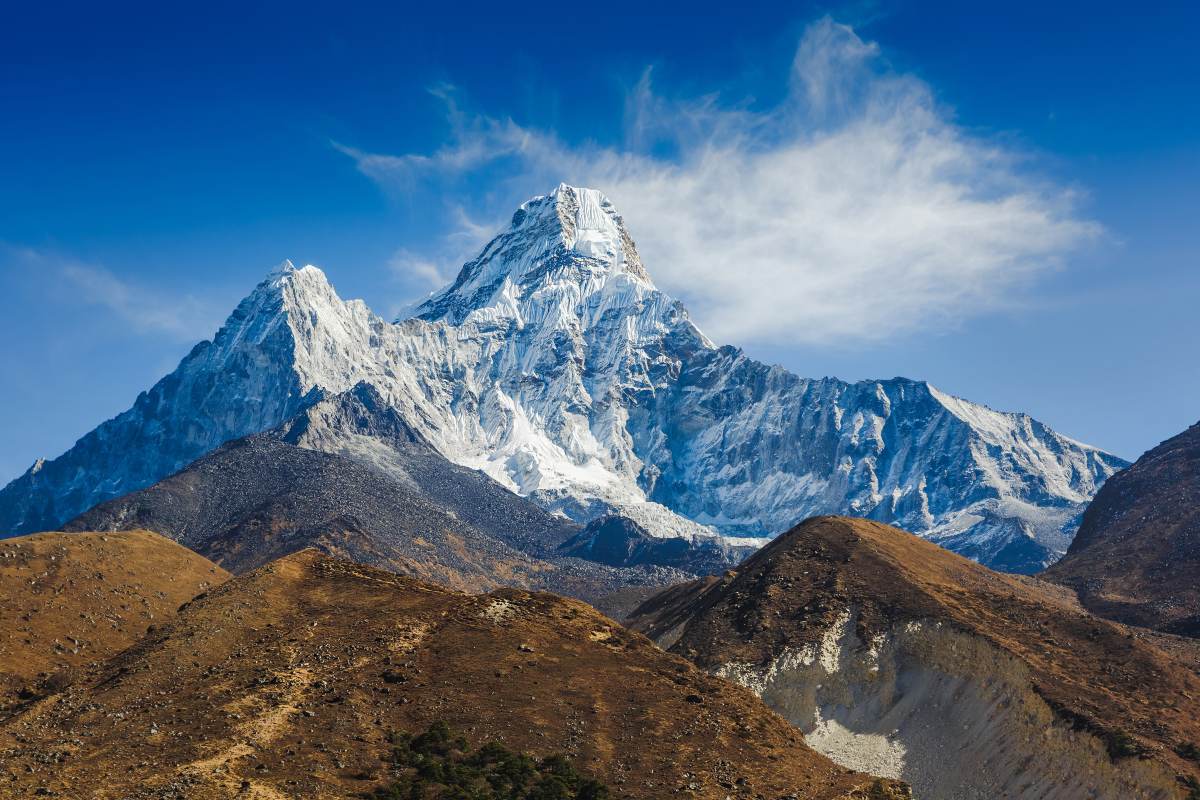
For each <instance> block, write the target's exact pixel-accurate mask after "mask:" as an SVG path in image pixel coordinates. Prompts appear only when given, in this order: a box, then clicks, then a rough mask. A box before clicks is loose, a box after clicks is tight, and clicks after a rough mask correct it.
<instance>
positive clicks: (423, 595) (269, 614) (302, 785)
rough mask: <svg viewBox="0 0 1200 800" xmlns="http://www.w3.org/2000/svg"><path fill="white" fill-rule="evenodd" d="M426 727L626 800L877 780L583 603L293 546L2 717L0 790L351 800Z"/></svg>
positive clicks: (865, 785)
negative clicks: (439, 582) (525, 756)
mask: <svg viewBox="0 0 1200 800" xmlns="http://www.w3.org/2000/svg"><path fill="white" fill-rule="evenodd" d="M435 720H444V721H446V722H447V723H449V724H450V726H451V727H452V728H454V729H456V730H458V731H460V732H462V733H463V734H464V735H465V736H466V737H467V738H468V740H469V741H470V743H471V744H472V745H473V746H477V745H479V744H480V743H482V742H485V741H491V740H499V741H500V742H502V743H503V744H506V745H508V746H509V747H512V748H514V749H518V750H525V751H530V752H532V753H534V754H537V755H546V754H550V753H556V752H560V753H563V754H565V755H567V756H569V757H570V758H572V759H573V760H574V762H575V763H576V764H577V766H578V768H579V769H580V770H581V771H584V772H586V773H589V774H591V775H592V776H594V777H596V778H597V779H599V780H602V781H604V782H606V783H608V784H609V785H610V786H611V787H612V788H613V789H614V791H615V796H620V797H633V798H661V797H673V796H679V797H703V798H726V797H738V798H752V797H770V798H778V797H796V798H836V797H850V796H862V797H866V796H867V794H866V792H867V791H869V787H871V785H872V784H873V781H872V779H869V778H868V777H867V776H865V775H862V774H861V773H852V772H849V771H847V770H845V769H843V768H840V767H837V766H836V765H834V764H832V762H830V761H829V760H827V759H826V758H824V757H823V756H820V755H818V754H816V753H814V752H813V751H811V750H810V749H808V748H807V747H806V746H805V744H804V742H803V739H802V737H801V736H800V735H799V734H798V733H797V732H796V731H795V730H794V729H792V728H791V727H790V726H788V725H787V724H786V723H785V722H784V721H783V720H782V719H780V718H779V717H777V716H776V715H775V714H773V713H771V712H770V711H768V710H767V709H766V708H764V707H763V706H762V705H761V703H760V702H759V701H758V700H757V699H756V698H755V697H753V696H752V695H751V694H750V693H748V692H746V691H744V690H742V689H740V688H738V687H734V686H731V685H729V684H727V683H725V682H723V681H720V680H718V679H716V678H713V677H710V676H708V675H706V674H705V673H703V672H701V671H699V670H697V669H696V668H694V667H693V666H691V665H690V664H688V663H687V662H685V661H683V660H682V659H679V658H677V657H674V656H671V655H669V654H667V653H664V652H663V651H661V650H659V649H658V648H657V647H655V646H654V645H653V644H652V643H651V642H650V641H649V640H648V639H646V638H644V637H642V636H641V635H639V634H635V633H631V632H629V631H626V630H624V629H623V628H621V627H619V626H618V625H616V624H615V623H613V622H612V621H611V620H609V619H608V618H606V617H603V616H601V615H600V614H598V613H597V612H596V611H594V610H593V609H592V608H590V607H589V606H587V605H585V604H583V603H580V602H578V601H574V600H566V599H563V598H560V597H557V596H554V595H549V594H541V593H530V592H525V591H521V590H515V589H503V590H499V591H497V592H493V593H492V594H488V595H473V596H472V595H463V594H458V593H456V592H453V591H450V590H447V589H444V588H440V587H435V586H431V585H428V584H423V583H419V582H417V581H415V580H412V579H410V578H404V577H400V576H397V575H394V574H390V573H386V572H381V571H378V570H375V569H373V568H370V567H365V566H362V565H358V564H352V563H349V562H344V561H335V560H332V559H330V558H328V557H326V556H323V555H320V554H318V553H316V552H315V551H313V550H306V551H302V552H300V553H297V554H294V555H291V556H288V557H286V558H283V559H280V560H279V561H276V562H273V563H271V564H269V565H267V566H265V567H262V568H260V569H258V570H256V571H254V572H252V573H249V574H247V575H244V576H240V577H237V578H234V579H233V580H231V581H229V582H228V583H226V584H224V585H223V586H221V587H219V588H217V589H214V590H213V591H211V592H209V593H207V594H206V595H202V596H200V597H199V598H197V599H196V600H194V601H192V602H191V603H190V604H188V605H187V606H186V607H185V608H184V609H182V610H181V611H180V613H179V615H178V616H177V617H176V618H175V619H174V620H173V621H172V622H170V623H169V624H167V625H165V626H162V627H156V628H155V629H154V630H153V631H152V632H151V633H150V635H148V636H147V637H146V638H145V639H144V640H143V641H142V642H141V643H140V644H139V645H138V646H136V647H134V648H131V649H130V650H127V651H126V652H124V653H122V654H121V655H119V656H117V657H115V658H113V659H112V660H110V661H109V662H108V663H107V664H105V665H103V666H102V667H101V668H99V669H96V670H94V671H92V672H91V673H90V674H89V675H88V676H87V677H86V679H84V680H81V681H79V682H77V683H76V684H75V685H73V686H71V687H70V688H68V689H66V690H65V691H63V692H62V693H61V694H58V695H55V696H53V697H49V698H47V699H44V700H42V701H40V702H39V703H37V704H35V705H33V706H31V707H29V708H27V709H26V710H24V711H23V713H21V714H20V715H19V716H16V717H14V718H12V719H10V720H9V721H8V722H7V723H5V724H3V725H0V754H2V755H3V758H0V764H3V766H2V767H0V785H5V784H4V782H5V781H7V785H8V786H10V787H13V789H14V790H15V791H18V792H31V791H34V790H36V789H42V788H44V789H45V790H46V791H49V792H52V793H54V794H55V795H57V796H60V797H80V796H82V795H81V792H86V793H87V795H86V796H89V797H96V798H118V797H119V798H168V797H186V798H226V797H235V796H237V797H257V798H285V797H286V798H295V797H304V798H317V797H320V798H331V797H352V796H359V793H362V792H364V791H368V790H370V789H371V788H372V787H374V786H377V785H379V784H380V783H381V782H383V781H384V780H385V779H386V778H387V772H386V770H385V768H384V765H383V763H382V761H381V759H382V758H384V757H386V756H387V755H388V753H389V751H390V748H389V745H388V744H387V742H386V737H387V734H388V733H389V731H402V732H403V731H408V732H416V731H419V730H424V729H425V728H426V727H427V726H428V725H429V724H430V723H431V722H433V721H435ZM5 773H7V774H5ZM85 787H86V788H85ZM856 791H858V792H860V794H853V793H854V792H856Z"/></svg>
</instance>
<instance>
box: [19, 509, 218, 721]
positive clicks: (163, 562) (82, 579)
mask: <svg viewBox="0 0 1200 800" xmlns="http://www.w3.org/2000/svg"><path fill="white" fill-rule="evenodd" d="M228 578H229V573H227V572H226V571H225V570H223V569H221V568H220V567H218V566H216V565H215V564H213V563H212V562H210V561H209V560H208V559H206V558H203V557H202V556H199V555H196V554H195V553H193V552H192V551H191V550H188V549H187V548H185V547H181V546H180V545H178V544H176V543H175V542H172V541H171V540H170V539H165V538H163V537H162V536H159V535H158V534H155V533H150V532H148V531H131V532H125V533H104V534H101V533H37V534H33V535H30V536H19V537H16V538H13V539H3V540H0V620H3V623H2V624H0V714H2V713H3V709H4V708H5V707H7V706H10V705H11V704H12V703H13V702H14V701H16V700H17V699H18V694H19V693H21V692H22V691H23V690H24V696H25V698H26V699H28V697H29V696H30V694H31V693H33V694H36V693H37V692H39V691H41V690H42V689H41V688H40V684H44V683H45V682H46V681H48V680H51V675H54V674H56V673H64V674H63V675H61V676H60V677H56V678H54V679H53V680H51V683H53V682H56V681H58V682H60V681H62V680H64V679H65V678H66V677H67V676H66V674H65V673H66V672H69V671H70V670H72V669H78V668H80V667H83V666H85V665H87V664H89V663H92V662H96V661H100V660H103V659H106V658H108V657H109V656H111V655H113V654H114V653H117V652H119V651H121V650H124V649H125V648H126V647H129V645H131V644H133V642H135V641H136V640H138V639H140V638H141V637H142V635H143V634H144V633H145V632H146V629H147V628H148V627H149V626H150V625H155V624H161V623H163V622H165V621H166V620H167V619H168V618H170V617H171V616H173V615H174V613H175V610H176V609H177V608H179V606H180V605H182V604H183V603H185V602H187V601H188V600H190V599H192V598H193V597H195V596H196V595H197V594H199V593H200V592H202V591H205V590H206V589H209V588H211V587H213V586H215V585H217V584H220V583H223V582H224V581H225V580H227V579H228Z"/></svg>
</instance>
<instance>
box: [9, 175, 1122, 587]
mask: <svg viewBox="0 0 1200 800" xmlns="http://www.w3.org/2000/svg"><path fill="white" fill-rule="evenodd" d="M360 382H367V383H370V384H371V385H373V386H374V387H376V389H377V390H378V392H379V393H380V395H381V396H382V397H383V399H384V401H385V402H386V403H387V404H389V405H391V406H392V407H393V408H395V409H396V411H397V412H398V413H399V414H400V415H401V417H402V418H403V419H404V420H405V422H406V423H407V424H408V425H409V426H410V427H411V428H412V429H413V431H415V432H416V433H417V434H419V435H420V436H421V437H422V438H423V439H425V440H426V441H428V442H429V443H430V444H431V445H432V446H433V447H434V448H436V449H437V450H438V451H439V452H440V453H441V454H442V455H444V456H445V457H446V458H448V459H449V460H451V461H453V462H455V463H458V464H461V465H464V466H468V467H472V468H476V469H480V470H483V471H484V472H486V473H487V474H488V475H490V476H491V477H492V478H494V479H495V480H497V481H498V482H500V483H501V484H503V485H505V486H507V487H508V488H510V489H512V490H513V491H515V492H517V493H519V494H521V495H524V496H529V497H531V498H533V499H535V500H536V501H538V502H539V503H541V504H542V505H543V506H544V507H545V508H547V509H549V510H552V511H560V512H562V513H565V514H567V515H568V516H570V517H571V518H572V519H575V520H577V521H579V522H581V523H586V522H588V521H590V520H591V519H594V518H596V517H599V516H603V515H605V514H610V513H618V514H620V515H622V516H625V517H627V518H629V519H632V520H634V521H635V522H637V523H638V524H640V525H642V526H643V527H644V528H645V529H646V530H648V531H649V532H650V533H652V534H654V535H659V536H672V535H673V536H684V537H685V538H689V539H697V538H703V539H713V538H714V536H715V534H716V533H718V532H719V533H721V534H725V535H729V536H740V537H753V538H754V540H753V541H751V542H747V544H758V543H761V542H762V541H764V540H765V537H770V536H772V535H774V534H776V533H777V532H779V531H782V530H785V529H787V528H788V527H790V526H791V525H792V524H794V522H795V521H796V520H797V519H800V518H802V517H805V516H808V515H811V514H813V513H830V512H838V513H845V514H851V515H855V516H862V517H870V518H872V519H877V520H881V521H886V522H891V523H895V524H897V525H901V526H903V527H905V528H907V529H910V530H913V531H916V532H918V533H920V534H921V535H923V536H926V537H929V538H932V539H934V540H935V541H937V542H939V543H940V544H943V545H944V546H946V547H949V548H951V549H955V550H959V551H961V552H964V553H966V554H968V555H970V556H971V557H974V558H977V559H979V560H981V561H984V562H985V563H993V564H996V565H998V566H1002V567H1003V568H1005V569H1011V570H1014V571H1033V570H1037V569H1041V568H1042V567H1044V566H1045V565H1046V564H1047V563H1049V562H1051V561H1053V560H1054V559H1055V558H1056V557H1057V556H1058V555H1060V554H1061V553H1062V552H1064V551H1065V550H1066V547H1067V545H1068V543H1069V541H1070V538H1071V535H1072V534H1073V532H1074V527H1075V524H1076V521H1077V517H1078V515H1079V513H1080V512H1081V511H1082V509H1083V507H1084V505H1085V504H1086V502H1087V501H1088V500H1089V499H1090V498H1091V496H1092V495H1093V494H1094V492H1095V491H1096V489H1097V488H1098V486H1099V485H1100V484H1101V483H1102V482H1103V480H1104V479H1105V478H1107V477H1108V476H1109V475H1110V474H1112V472H1114V471H1115V470H1116V469H1119V468H1120V467H1122V466H1124V462H1122V461H1121V460H1120V459H1117V458H1115V457H1114V456H1111V455H1108V454H1106V453H1103V452H1101V451H1099V450H1096V449H1095V448H1091V447H1088V446H1085V445H1081V444H1079V443H1077V442H1074V441H1072V440H1070V439H1067V438H1065V437H1063V436H1060V435H1058V434H1056V433H1054V432H1053V431H1051V430H1049V429H1048V428H1046V427H1045V426H1043V425H1042V424H1040V423H1038V422H1037V421H1036V420H1033V419H1031V418H1029V417H1027V416H1025V415H1021V414H1005V413H999V412H995V411H992V410H990V409H987V408H985V407H983V406H979V405H975V404H972V403H968V402H966V401H964V400H960V399H958V398H955V397H951V396H950V395H947V394H945V393H943V392H941V391H939V390H937V389H935V388H933V387H932V386H930V385H928V384H926V383H923V382H919V381H911V380H906V379H902V378H896V379H892V380H886V381H865V382H861V383H854V384H848V383H845V382H843V381H839V380H836V379H833V378H823V379H819V380H812V379H806V378H801V377H798V376H796V375H793V374H792V373H790V372H788V371H786V370H784V369H782V368H779V367H772V366H767V365H765V364H762V363H760V362H757V361H755V360H753V359H751V358H749V357H747V356H746V355H745V354H744V353H743V352H741V351H740V350H737V349H735V348H732V347H717V346H715V345H714V344H713V343H712V342H710V341H709V340H708V339H707V338H706V337H705V336H704V335H703V334H702V333H701V332H700V331H699V330H698V329H697V328H696V326H695V325H694V324H693V323H692V322H691V320H690V319H689V317H688V314H687V312H686V310H685V309H684V308H683V307H682V306H681V305H680V304H679V303H678V302H676V301H675V300H673V299H671V298H670V297H668V296H667V295H665V294H663V293H662V292H660V291H659V290H658V289H657V288H656V287H655V286H654V284H653V283H652V282H651V280H650V277H649V274H648V273H647V270H646V268H645V266H644V265H643V264H642V262H641V259H640V258H639V256H638V254H637V250H636V248H635V246H634V243H633V240H632V238H631V237H630V235H629V233H628V231H627V229H626V227H625V224H624V221H623V220H622V219H621V217H620V216H619V215H618V214H617V212H616V210H615V209H614V208H613V207H612V205H611V204H610V203H609V202H608V200H607V199H606V198H605V197H604V196H603V195H602V194H600V193H599V192H596V191H594V190H590V189H577V188H574V187H570V186H565V185H563V186H559V187H558V189H557V190H555V191H554V192H553V193H552V194H550V195H548V196H545V197H538V198H535V199H533V200H531V201H529V202H528V203H526V204H524V205H523V206H522V207H521V208H520V209H519V210H518V211H517V213H516V214H515V215H514V216H513V220H512V223H511V225H510V227H509V228H508V230H506V231H504V232H503V233H501V234H500V235H499V236H497V237H496V238H495V239H494V240H492V242H490V243H489V244H488V245H487V246H486V247H485V248H484V249H483V251H482V252H481V253H480V255H479V256H478V257H477V258H476V259H474V260H473V261H471V262H470V263H468V264H466V265H465V266H464V267H463V269H462V272H461V273H460V274H459V276H458V278H457V279H456V280H455V281H454V283H453V284H451V285H450V286H448V287H446V288H445V289H443V290H442V291H440V292H438V293H436V294H435V295H433V296H432V297H430V298H429V299H428V300H427V301H426V302H425V303H423V304H422V305H420V306H418V307H417V308H416V309H415V310H414V312H413V314H412V316H411V317H410V318H408V319H403V320H400V321H398V322H397V323H395V324H389V323H387V322H385V321H384V320H382V319H380V318H378V317H376V316H374V315H373V314H371V313H370V311H369V310H368V309H367V308H366V307H365V306H364V305H363V304H362V303H361V302H358V301H350V302H345V301H342V300H341V299H340V298H338V296H337V295H336V293H335V292H334V291H333V289H332V287H330V285H329V284H328V282H327V281H326V280H325V276H324V275H323V274H322V273H321V271H320V270H318V269H316V268H315V267H305V268H303V269H294V268H292V267H291V265H290V264H288V265H285V266H284V267H283V268H281V269H280V270H278V271H277V272H276V273H273V274H272V275H271V276H270V277H269V278H268V279H267V280H266V281H265V282H263V283H262V284H260V285H259V287H258V288H257V289H256V290H255V291H254V293H253V294H252V295H251V296H250V297H249V298H247V299H246V300H245V301H243V303H242V304H241V305H240V306H239V307H238V310H237V311H235V313H234V314H233V316H231V317H230V319H229V321H228V322H227V323H226V325H225V326H224V327H223V328H222V329H221V331H220V332H219V333H218V334H217V336H216V338H215V339H214V341H213V342H212V343H205V344H202V345H200V346H198V347H197V348H196V350H195V351H193V353H192V354H191V355H189V356H188V357H187V358H185V359H184V361H183V363H181V365H180V367H179V368H178V369H177V370H176V371H175V372H174V373H173V374H172V375H170V376H168V377H167V378H165V379H163V380H162V381H160V382H159V384H157V385H156V386H155V387H154V388H153V389H151V390H150V391H149V392H148V393H147V394H145V395H143V396H142V397H140V398H139V399H138V402H137V403H136V404H135V406H134V408H133V409H131V410H130V411H128V412H126V413H125V414H122V415H121V416H119V417H117V418H115V419H114V420H111V421H109V422H107V423H105V424H104V425H101V426H100V427H99V428H98V429H97V430H96V431H94V432H93V433H91V434H89V435H88V436H86V437H84V438H83V439H82V440H80V442H79V443H78V444H77V445H76V446H75V447H74V448H72V450H70V451H68V452H67V453H66V454H64V455H63V456H61V457H59V458H57V459H54V460H53V461H49V462H45V463H44V464H42V463H39V465H37V466H36V467H35V468H31V470H30V471H29V472H28V473H26V474H25V475H24V476H22V477H20V478H18V479H17V480H16V481H14V482H13V483H12V484H10V485H9V486H8V487H7V488H5V489H4V490H3V491H2V492H0V531H8V532H10V533H19V532H23V531H30V530H34V529H37V528H39V527H46V526H52V525H57V524H60V523H61V522H62V521H64V520H66V519H69V518H71V517H73V516H74V515H76V514H78V513H79V512H81V511H83V510H85V509H87V508H89V507H90V506H92V505H94V504H95V503H97V502H101V501H103V500H106V499H109V498H111V497H114V496H117V495H120V494H124V493H127V492H129V491H133V490H136V489H139V488H142V487H144V486H147V485H149V484H150V483H152V482H154V481H155V480H158V479H160V478H162V477H164V476H166V475H168V474H170V473H171V472H173V471H176V470H178V469H180V468H182V467H183V466H185V465H186V464H187V463H190V462H191V461H192V460H194V459H195V458H197V457H199V456H200V455H203V454H204V453H206V452H209V451H211V450H212V449H214V448H215V447H217V446H219V445H220V444H222V443H223V442H225V441H228V440H230V439H234V438H238V437H240V436H245V435H248V434H252V433H256V432H259V431H262V430H266V429H268V428H271V427H274V426H276V425H279V424H281V423H282V422H284V421H285V420H287V419H289V418H291V417H292V416H294V415H295V414H296V413H298V412H299V411H300V410H302V409H303V408H304V407H306V406H307V405H309V404H311V403H313V402H315V401H316V400H318V399H320V398H322V397H330V396H333V395H336V394H339V393H341V392H344V391H347V390H349V389H351V388H352V387H354V386H355V385H356V384H358V383H360Z"/></svg>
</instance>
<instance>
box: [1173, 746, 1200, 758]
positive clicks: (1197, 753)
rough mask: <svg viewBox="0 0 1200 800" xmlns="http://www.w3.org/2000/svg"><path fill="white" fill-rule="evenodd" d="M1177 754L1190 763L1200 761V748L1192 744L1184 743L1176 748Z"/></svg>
mask: <svg viewBox="0 0 1200 800" xmlns="http://www.w3.org/2000/svg"><path fill="white" fill-rule="evenodd" d="M1175 754H1176V755H1177V756H1179V757H1180V758H1186V759H1187V760H1189V761H1200V747H1196V745H1195V744H1194V743H1192V742H1183V743H1182V744H1178V745H1176V746H1175Z"/></svg>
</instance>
